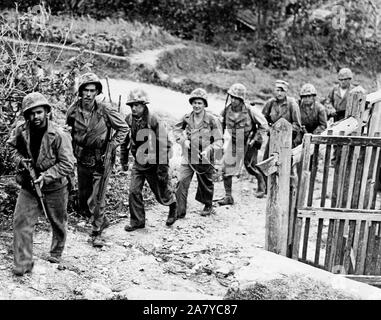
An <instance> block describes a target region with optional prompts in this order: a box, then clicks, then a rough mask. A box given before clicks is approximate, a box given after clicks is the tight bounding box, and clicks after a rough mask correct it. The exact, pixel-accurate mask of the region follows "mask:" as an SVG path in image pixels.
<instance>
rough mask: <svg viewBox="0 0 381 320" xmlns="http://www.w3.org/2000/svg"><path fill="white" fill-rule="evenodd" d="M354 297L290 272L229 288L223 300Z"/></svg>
mask: <svg viewBox="0 0 381 320" xmlns="http://www.w3.org/2000/svg"><path fill="white" fill-rule="evenodd" d="M354 299H356V297H354V296H351V295H349V294H347V293H346V292H343V291H340V290H337V289H334V288H333V287H331V286H328V285H327V284H325V283H323V282H321V281H317V280H314V279H312V278H310V277H307V276H304V275H299V274H292V275H287V276H286V275H285V276H283V277H282V278H277V279H272V280H268V281H263V282H256V283H254V284H250V285H247V286H245V287H244V288H242V289H240V288H238V289H232V288H231V289H229V290H228V292H227V293H226V295H225V297H224V300H354Z"/></svg>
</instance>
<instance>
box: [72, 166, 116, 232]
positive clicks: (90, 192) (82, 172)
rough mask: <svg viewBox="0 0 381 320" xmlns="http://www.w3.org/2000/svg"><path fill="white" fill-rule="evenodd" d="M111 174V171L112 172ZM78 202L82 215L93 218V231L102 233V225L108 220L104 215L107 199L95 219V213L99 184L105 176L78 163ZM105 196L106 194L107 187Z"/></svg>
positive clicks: (94, 168)
mask: <svg viewBox="0 0 381 320" xmlns="http://www.w3.org/2000/svg"><path fill="white" fill-rule="evenodd" d="M110 172H111V171H110ZM77 174H78V202H79V210H80V211H81V214H82V215H85V216H87V217H91V216H92V217H93V222H92V225H93V231H98V232H99V231H100V229H101V226H102V224H103V223H104V221H105V219H106V215H105V214H104V207H105V199H104V198H103V199H102V202H101V208H100V210H99V214H98V215H97V216H96V217H95V216H94V211H95V207H96V205H97V196H98V192H99V184H100V181H101V178H102V176H103V173H102V172H99V171H98V170H97V169H96V167H86V166H84V165H82V164H81V163H78V167H77ZM105 188H106V190H105V192H104V194H106V191H107V186H106V187H105Z"/></svg>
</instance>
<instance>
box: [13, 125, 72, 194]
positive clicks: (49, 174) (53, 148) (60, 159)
mask: <svg viewBox="0 0 381 320" xmlns="http://www.w3.org/2000/svg"><path fill="white" fill-rule="evenodd" d="M30 130H31V129H30V123H29V121H26V122H24V123H21V124H19V125H18V126H16V128H15V129H14V130H13V131H12V133H11V136H10V138H9V139H8V141H7V144H8V147H9V150H10V152H11V154H12V156H13V159H14V161H15V163H16V165H17V166H18V168H20V169H22V166H21V163H20V162H21V160H22V159H33V158H32V154H31V151H30ZM74 163H75V158H74V155H73V149H72V144H71V139H70V135H69V133H68V132H66V131H64V130H63V129H61V128H60V127H58V125H56V124H55V123H53V122H52V121H49V120H48V123H47V129H46V132H45V133H44V135H43V137H42V140H41V146H40V151H39V155H38V158H37V161H36V163H34V164H33V165H34V167H35V169H36V171H37V173H39V172H40V173H41V174H43V176H44V184H43V187H42V191H53V190H58V189H60V188H62V187H63V186H65V185H67V183H68V180H67V176H69V175H72V174H73V172H74ZM29 180H30V177H29V174H28V173H26V172H25V173H23V174H22V175H21V176H20V180H19V181H18V182H19V183H20V184H21V185H22V186H23V187H25V188H28V187H30V186H31V184H30V183H29Z"/></svg>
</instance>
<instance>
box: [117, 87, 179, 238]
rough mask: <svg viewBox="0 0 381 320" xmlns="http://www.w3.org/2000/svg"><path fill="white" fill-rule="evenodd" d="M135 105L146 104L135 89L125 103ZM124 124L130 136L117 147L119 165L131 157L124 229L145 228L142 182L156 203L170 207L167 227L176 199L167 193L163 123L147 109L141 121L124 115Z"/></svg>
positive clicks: (167, 149) (172, 218)
mask: <svg viewBox="0 0 381 320" xmlns="http://www.w3.org/2000/svg"><path fill="white" fill-rule="evenodd" d="M135 102H139V103H143V104H146V103H148V98H147V97H146V93H145V92H144V91H142V90H139V89H137V90H133V91H132V92H131V93H130V95H129V100H128V101H127V104H129V105H130V104H133V103H135ZM125 121H126V122H127V123H128V125H129V126H130V128H131V133H130V135H129V136H127V138H126V139H125V141H124V142H123V143H122V145H121V158H120V160H121V164H122V166H124V167H126V166H127V164H128V155H129V152H130V151H131V154H132V155H133V156H134V158H135V161H134V164H133V167H132V171H131V182H130V188H129V209H130V226H126V228H125V229H126V231H133V230H135V229H137V228H144V226H145V220H146V213H145V210H144V203H143V194H142V191H143V186H144V182H145V180H147V182H148V184H149V186H150V188H151V190H152V192H153V193H154V195H155V198H156V200H157V201H158V202H159V203H160V204H162V205H165V206H169V207H170V209H169V215H168V220H167V225H171V224H173V223H174V221H175V220H176V217H175V215H176V199H175V196H174V194H173V192H172V191H171V190H170V180H169V173H168V171H169V164H168V161H169V158H170V156H171V152H172V150H171V149H172V142H171V141H170V140H169V138H168V133H167V128H166V126H165V123H164V122H163V121H161V120H160V119H159V118H158V117H157V116H156V115H155V114H153V113H151V112H149V110H148V108H147V106H145V112H144V114H143V116H142V117H141V118H136V117H133V116H132V114H128V115H127V117H126V120H125Z"/></svg>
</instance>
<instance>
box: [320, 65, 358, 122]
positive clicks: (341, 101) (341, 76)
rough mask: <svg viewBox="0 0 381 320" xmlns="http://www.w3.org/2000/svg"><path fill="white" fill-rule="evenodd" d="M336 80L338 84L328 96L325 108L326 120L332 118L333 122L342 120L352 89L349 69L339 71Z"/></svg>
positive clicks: (351, 76)
mask: <svg viewBox="0 0 381 320" xmlns="http://www.w3.org/2000/svg"><path fill="white" fill-rule="evenodd" d="M337 78H338V80H339V84H338V85H337V86H335V87H334V88H333V89H332V90H331V91H330V93H329V94H328V98H327V102H328V105H327V106H326V109H327V114H328V118H330V117H333V119H334V121H335V122H336V121H339V120H341V119H344V117H345V110H346V108H347V101H348V97H349V92H350V91H351V90H352V89H353V88H354V85H353V84H352V79H353V73H352V71H351V70H350V69H349V68H342V69H340V70H339V73H338V75H337Z"/></svg>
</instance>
